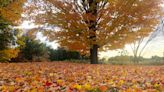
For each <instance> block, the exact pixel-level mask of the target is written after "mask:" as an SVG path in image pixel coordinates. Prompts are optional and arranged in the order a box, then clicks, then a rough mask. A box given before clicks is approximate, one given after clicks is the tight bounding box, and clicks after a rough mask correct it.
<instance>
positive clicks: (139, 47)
mask: <svg viewBox="0 0 164 92" xmlns="http://www.w3.org/2000/svg"><path fill="white" fill-rule="evenodd" d="M162 27H163V20H161V22H160V24H159V25H158V26H157V28H156V29H154V31H153V32H152V33H147V32H144V33H143V32H142V33H140V34H142V35H140V34H136V35H139V36H138V39H137V40H136V41H134V42H133V43H132V44H131V49H132V53H133V57H134V59H133V61H134V62H135V63H138V62H139V61H140V59H139V58H140V57H141V55H142V54H143V52H144V50H145V48H146V47H147V45H149V44H150V42H151V41H152V40H153V39H155V38H156V37H157V36H158V35H159V34H160V33H161V32H162V31H163V30H162V29H163V28H162Z"/></svg>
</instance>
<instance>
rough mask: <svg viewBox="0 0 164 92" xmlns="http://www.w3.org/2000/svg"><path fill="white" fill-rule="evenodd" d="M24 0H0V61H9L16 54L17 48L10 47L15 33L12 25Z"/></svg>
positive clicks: (19, 13) (13, 41)
mask: <svg viewBox="0 0 164 92" xmlns="http://www.w3.org/2000/svg"><path fill="white" fill-rule="evenodd" d="M24 2H25V0H19V1H18V0H0V44H1V45H0V61H10V59H11V58H15V57H17V55H18V52H19V49H15V48H12V46H13V45H14V43H15V41H16V39H15V36H16V35H17V34H15V33H14V32H15V30H13V29H12V26H13V25H15V24H17V22H18V20H19V19H20V16H21V12H22V5H23V3H24ZM11 25H12V26H11Z"/></svg>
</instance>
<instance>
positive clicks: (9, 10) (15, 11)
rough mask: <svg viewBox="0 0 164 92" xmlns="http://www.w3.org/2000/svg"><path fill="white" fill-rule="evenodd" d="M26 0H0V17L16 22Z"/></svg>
mask: <svg viewBox="0 0 164 92" xmlns="http://www.w3.org/2000/svg"><path fill="white" fill-rule="evenodd" d="M25 2H26V0H0V17H2V18H4V19H5V20H7V21H8V22H10V23H12V24H14V25H15V24H17V23H18V20H19V19H20V17H21V13H22V12H23V5H24V3H25Z"/></svg>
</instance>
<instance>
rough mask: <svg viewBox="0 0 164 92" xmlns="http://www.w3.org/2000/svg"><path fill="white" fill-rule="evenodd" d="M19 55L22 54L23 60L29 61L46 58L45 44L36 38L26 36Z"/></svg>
mask: <svg viewBox="0 0 164 92" xmlns="http://www.w3.org/2000/svg"><path fill="white" fill-rule="evenodd" d="M20 55H22V57H23V58H24V59H25V60H30V61H41V60H43V59H48V50H47V46H46V45H45V44H43V43H40V42H39V41H37V40H33V39H30V38H29V37H26V38H25V46H24V47H23V48H22V49H21V54H20Z"/></svg>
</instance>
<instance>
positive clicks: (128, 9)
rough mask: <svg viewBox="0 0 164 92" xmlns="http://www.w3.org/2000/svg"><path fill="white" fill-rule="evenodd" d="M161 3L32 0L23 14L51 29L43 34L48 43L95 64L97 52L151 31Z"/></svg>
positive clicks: (156, 0)
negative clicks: (88, 57) (86, 55)
mask: <svg viewBox="0 0 164 92" xmlns="http://www.w3.org/2000/svg"><path fill="white" fill-rule="evenodd" d="M161 3H162V0H34V2H33V3H31V5H30V8H31V9H30V8H29V7H27V8H28V9H29V10H28V11H26V13H28V14H30V16H31V17H32V18H33V19H35V21H36V23H38V24H41V25H45V26H51V27H52V29H48V30H46V29H45V30H44V31H43V33H44V34H45V35H46V36H48V38H49V39H50V40H57V41H58V43H59V44H60V45H61V46H62V47H65V48H68V49H71V50H77V51H79V52H81V53H83V54H84V53H90V59H91V63H93V64H94V63H98V57H97V55H98V50H107V49H110V50H111V49H118V48H122V47H124V45H125V44H127V43H131V42H133V41H135V40H137V39H139V37H140V36H141V35H142V36H143V35H144V36H147V35H148V34H149V33H150V32H151V31H152V30H154V28H155V26H156V25H157V23H158V22H159V19H160V17H161V11H162V9H161V5H160V4H161ZM37 11H38V12H37ZM36 12H37V14H36ZM32 15H33V16H32ZM45 26H44V27H45ZM54 27H55V28H54Z"/></svg>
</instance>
